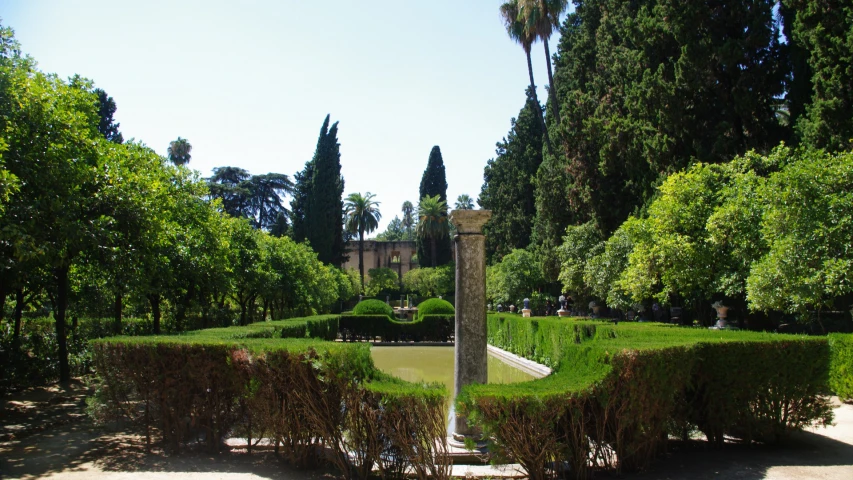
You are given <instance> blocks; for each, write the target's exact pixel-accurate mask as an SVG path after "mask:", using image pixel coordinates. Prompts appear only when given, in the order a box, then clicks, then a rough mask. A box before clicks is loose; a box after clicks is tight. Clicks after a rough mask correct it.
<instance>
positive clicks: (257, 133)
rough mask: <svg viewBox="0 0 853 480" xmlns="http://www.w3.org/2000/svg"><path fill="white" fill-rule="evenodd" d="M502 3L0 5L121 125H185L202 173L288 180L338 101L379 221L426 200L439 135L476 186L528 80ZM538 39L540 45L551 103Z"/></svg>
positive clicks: (43, 61) (455, 182) (538, 60)
mask: <svg viewBox="0 0 853 480" xmlns="http://www.w3.org/2000/svg"><path fill="white" fill-rule="evenodd" d="M500 3H501V2H500V1H485V0H477V1H464V2H462V1H458V0H457V1H451V0H439V1H432V2H414V1H401V0H397V1H386V0H382V1H367V2H352V1H330V2H314V1H293V0H291V1H241V2H234V1H231V2H224V1H177V0H176V1H156V0H152V1H145V2H128V1H124V2H122V1H115V0H112V1H95V0H90V1H74V2H71V1H60V0H55V1H46V0H0V5H1V6H2V8H0V16H2V23H3V25H7V26H11V27H12V28H13V29H14V30H15V36H16V37H17V39H18V40H19V41H20V42H21V44H22V47H23V50H24V52H26V53H28V54H29V55H31V56H33V57H34V58H35V59H36V61H38V63H39V67H40V69H41V70H42V71H45V72H53V73H57V74H59V75H60V76H62V77H69V76H71V75H73V74H80V75H82V76H84V77H87V78H90V79H92V80H93V81H94V82H95V84H96V85H97V86H98V87H100V88H103V89H104V90H106V91H107V93H108V94H109V95H111V96H112V97H114V98H115V101H116V103H117V105H118V110H117V112H116V119H117V120H118V121H119V122H121V131H122V134H123V135H124V138H125V139H129V138H135V139H137V140H141V141H143V142H144V143H145V144H147V145H149V146H150V147H152V148H154V149H155V150H156V151H157V152H158V153H160V154H163V155H165V153H166V148H167V147H168V145H169V142H170V141H171V140H174V139H175V138H177V137H178V136H181V137H184V138H187V139H188V140H189V141H190V143H191V144H192V146H193V150H192V161H191V162H190V165H189V166H190V167H192V168H194V169H197V170H199V171H200V172H201V174H202V175H203V176H209V175H210V173H211V169H212V168H213V167H217V166H224V165H232V166H239V167H242V168H245V169H247V170H249V171H250V172H252V173H267V172H278V173H285V174H287V175H289V176H291V178H292V176H293V174H294V173H296V172H297V171H299V170H301V169H302V168H303V166H304V164H305V162H306V161H308V160H310V159H311V156H312V154H313V152H314V147H315V146H316V142H317V135H318V133H319V129H320V126H321V124H322V122H323V118H324V117H325V116H326V114H327V113H330V114H331V115H332V121H339V122H340V124H339V134H338V139H339V141H340V144H341V165H342V169H343V176H344V180H345V182H346V185H345V190H344V195H346V194H348V193H351V192H367V191H370V192H372V193H375V194H376V195H377V200H378V201H380V202H381V204H380V210H381V212H382V214H383V218H382V222H381V224H380V230H379V231H382V230H384V229H385V227H386V225H387V223H388V221H390V220H391V219H392V218H393V217H394V215H396V214H399V211H400V207H401V205H402V203H403V201H404V200H410V201H412V203H417V200H418V198H417V196H418V185H419V184H420V179H421V175H422V173H423V171H424V168H425V167H426V162H427V158H428V156H429V152H430V149H431V148H432V146H433V145H439V146H440V147H441V152H442V155H443V158H444V163H445V168H446V170H447V184H448V200H449V203H451V208H452V204H453V201H455V199H456V197H457V196H458V195H459V194H462V193H467V194H469V195H471V197H472V198H474V199H476V198H477V196H478V195H479V193H480V188H481V186H482V184H483V167H484V166H485V165H486V162H487V160H488V159H490V158H493V157H494V155H495V143H496V142H498V141H500V140H501V139H502V138H503V137H504V136H505V135H506V134H507V132H508V131H509V128H510V119H511V118H512V117H514V116H516V115H517V114H518V111H519V109H520V108H521V107H522V105H523V104H524V89H525V88H526V86H527V84H528V78H527V67H526V60H525V56H524V52H523V51H522V49H521V48H520V47H519V46H518V45H516V44H515V43H513V42H512V41H511V40H510V39H509V38H508V37H507V35H506V32H505V30H504V28H503V24H502V23H501V19H500V16H499V13H498V7H499V5H500ZM556 37H557V35H555V38H552V40H551V51H552V52H555V51H556V42H557V38H556ZM543 50H544V49H543V48H542V46H541V44H537V45H535V46H534V50H533V53H534V57H533V61H534V69H535V70H534V75H535V76H536V83H537V86H538V87H539V95H540V100H542V101H544V99H545V90H544V85H545V84H546V83H547V74H546V70H545V55H544V51H543ZM287 201H288V202H289V199H288V200H287ZM375 233H378V231H377V232H375ZM375 233H374V235H375Z"/></svg>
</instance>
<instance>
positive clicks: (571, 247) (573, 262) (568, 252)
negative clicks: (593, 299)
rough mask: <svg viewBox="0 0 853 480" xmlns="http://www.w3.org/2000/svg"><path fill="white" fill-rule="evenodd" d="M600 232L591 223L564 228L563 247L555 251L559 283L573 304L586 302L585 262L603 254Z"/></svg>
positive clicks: (587, 290) (587, 296)
mask: <svg viewBox="0 0 853 480" xmlns="http://www.w3.org/2000/svg"><path fill="white" fill-rule="evenodd" d="M604 245H605V244H604V241H603V239H602V238H601V232H599V231H598V228H597V227H596V226H595V224H594V223H592V222H587V223H584V224H583V225H570V226H569V227H567V228H566V235H565V236H564V237H563V245H561V246H560V247H559V248H558V249H557V251H558V252H559V254H560V264H561V269H560V281H561V282H562V283H563V288H564V289H565V291H566V292H567V293H572V294H573V295H574V298H575V302H578V303H580V304H584V303H587V302H588V299H589V297H590V294H591V292H590V291H589V287H588V286H587V284H586V282H585V281H584V272H585V270H586V265H587V262H589V260H590V259H591V258H592V257H595V256H597V255H601V254H602V253H603V252H604V249H605V246H604Z"/></svg>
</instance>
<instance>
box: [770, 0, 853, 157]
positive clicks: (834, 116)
mask: <svg viewBox="0 0 853 480" xmlns="http://www.w3.org/2000/svg"><path fill="white" fill-rule="evenodd" d="M781 3H782V12H783V14H784V13H786V12H787V13H788V15H787V16H786V17H785V20H786V21H787V22H790V23H793V25H792V27H791V28H790V29H789V30H790V32H789V33H790V36H789V41H790V43H792V44H793V45H792V50H793V52H792V53H794V54H795V55H796V53H800V52H802V56H803V57H806V63H807V65H808V68H807V69H805V68H801V69H800V71H799V72H795V73H794V75H795V77H794V79H795V80H796V79H797V77H796V74H797V73H800V74H801V75H803V74H805V75H808V74H809V73H810V74H811V77H810V78H809V80H810V82H809V83H810V86H811V87H812V94H811V99H810V100H811V101H810V103H809V104H808V105H807V106H806V112H805V114H804V115H802V116H800V117H799V119H798V120H799V121H797V124H796V127H797V131H798V133H799V135H800V137H801V138H802V140H803V141H804V142H805V143H806V144H807V145H809V146H812V147H815V148H824V149H827V150H830V151H842V150H849V149H851V148H853V71H851V69H850V68H849V65H851V64H853V36H851V35H850V25H851V22H853V5H850V3H849V2H846V1H843V0H828V1H827V0H785V1H783V2H781ZM800 49H801V50H800ZM793 60H797V58H796V57H794V59H793ZM800 65H801V63H794V66H800ZM805 75H803V76H805Z"/></svg>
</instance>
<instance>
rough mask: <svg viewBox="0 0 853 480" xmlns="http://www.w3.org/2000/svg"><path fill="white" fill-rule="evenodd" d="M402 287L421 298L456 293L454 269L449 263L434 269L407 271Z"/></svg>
mask: <svg viewBox="0 0 853 480" xmlns="http://www.w3.org/2000/svg"><path fill="white" fill-rule="evenodd" d="M403 287H405V289H406V290H407V291H409V292H413V293H417V294H418V295H420V296H421V297H438V296H445V295H448V294H450V293H452V292H454V291H456V267H455V265H454V264H452V263H449V264H447V265H442V266H440V267H435V268H432V267H425V268H415V269H413V270H409V271H408V272H406V274H405V275H403Z"/></svg>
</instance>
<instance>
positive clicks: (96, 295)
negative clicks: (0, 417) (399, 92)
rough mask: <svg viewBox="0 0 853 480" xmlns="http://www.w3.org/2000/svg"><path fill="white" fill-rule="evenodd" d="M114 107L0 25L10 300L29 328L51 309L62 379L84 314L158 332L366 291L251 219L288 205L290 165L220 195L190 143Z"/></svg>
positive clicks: (265, 314) (0, 138) (0, 255)
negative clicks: (153, 143)
mask: <svg viewBox="0 0 853 480" xmlns="http://www.w3.org/2000/svg"><path fill="white" fill-rule="evenodd" d="M104 98H106V99H107V101H106V102H104ZM104 105H106V110H104ZM113 107H114V103H113V102H112V101H111V100H110V99H109V97H105V94H101V93H99V91H96V90H94V89H93V86H92V83H91V82H89V81H88V80H86V79H83V78H80V77H76V76H75V77H72V78H71V79H69V80H67V81H65V80H62V79H60V78H58V77H57V76H55V75H49V74H45V73H42V72H40V71H39V70H37V69H36V67H35V62H33V61H32V60H31V59H29V58H28V57H25V56H23V55H22V54H21V53H20V48H19V46H18V44H17V42H16V41H15V40H14V36H13V35H12V32H11V30H9V29H3V28H0V154H2V162H3V163H2V167H3V168H2V169H0V207H2V209H0V211H2V214H0V299H2V300H3V305H0V307H4V306H5V301H6V299H7V297H8V296H9V295H10V294H11V296H12V298H13V300H14V303H15V312H14V317H15V332H16V334H17V335H20V332H21V328H20V327H21V318H22V315H23V314H24V313H25V310H35V309H39V310H40V311H43V312H44V311H46V312H49V313H50V314H51V315H52V317H53V320H54V324H55V331H56V334H55V338H56V348H57V351H56V352H54V353H53V354H52V355H51V356H52V358H54V359H56V362H57V364H58V368H57V373H58V377H59V378H60V379H61V380H63V381H66V380H68V379H69V375H70V368H69V360H68V358H69V355H68V354H69V348H68V329H69V327H70V326H71V325H75V324H76V318H77V317H78V316H100V317H103V316H114V318H115V323H114V331H116V332H120V331H124V327H123V325H122V321H123V311H124V310H127V309H130V310H131V311H132V313H133V315H134V316H147V317H149V318H150V319H151V321H152V324H153V331H154V332H155V333H159V332H160V331H161V328H163V329H165V330H169V331H180V330H184V329H187V328H198V327H205V326H212V325H231V324H233V323H237V322H239V323H247V322H249V321H254V320H262V319H264V318H282V317H284V316H289V315H294V314H301V313H309V314H310V313H317V312H321V311H326V310H328V309H329V308H330V307H331V306H332V304H333V303H335V302H336V301H337V300H338V299H339V298H344V299H346V298H349V296H351V295H354V294H356V290H355V287H354V285H353V283H352V281H351V278H350V276H349V275H347V274H346V273H344V272H342V271H339V270H337V269H335V268H332V267H329V266H325V265H323V263H321V262H320V261H319V260H318V258H317V254H316V253H315V252H314V251H312V250H311V248H310V247H309V246H307V245H305V244H297V243H295V242H294V241H293V240H291V239H289V238H287V237H280V238H279V237H274V236H271V235H269V234H267V233H266V232H264V231H263V230H260V229H258V228H252V227H253V226H254V227H261V228H268V225H270V224H272V223H273V220H271V219H270V217H271V216H273V215H275V216H276V217H277V218H280V217H281V214H282V212H283V211H284V210H283V209H282V208H281V207H280V197H279V194H280V193H281V192H282V191H286V189H287V188H289V182H288V180H287V177H286V176H283V175H277V174H269V175H259V176H254V177H250V178H242V179H240V180H239V181H238V182H233V185H230V186H232V187H234V188H237V187H241V188H242V187H246V189H247V190H248V191H249V195H248V196H247V197H246V199H245V200H246V201H245V202H243V203H240V201H238V200H237V199H235V198H234V197H233V196H230V197H229V196H226V195H225V194H224V193H222V192H224V191H225V190H222V191H221V192H220V193H222V195H220V197H219V198H222V201H221V202H220V201H211V191H210V190H209V188H208V186H209V184H208V182H207V181H205V180H202V179H201V178H199V175H198V173H196V172H192V171H190V170H188V169H187V168H186V167H185V166H183V164H185V163H186V160H188V158H189V157H188V154H189V149H188V148H187V149H185V150H184V153H181V152H180V150H181V148H182V147H180V143H173V147H175V148H172V149H171V152H170V153H171V154H172V156H173V157H175V159H178V161H174V159H173V161H171V162H170V161H167V160H166V159H165V158H163V157H161V156H159V155H157V154H156V153H155V152H154V151H153V150H151V149H149V148H147V147H145V146H144V145H142V144H140V143H136V142H130V143H122V142H120V141H118V140H119V137H118V133H117V127H118V124H115V123H114V122H112V120H111V119H110V118H111V112H113V111H114V108H113ZM105 112H106V113H105ZM58 125H61V126H62V127H61V128H57V126H58ZM113 127H114V128H113ZM179 147H180V148H179ZM175 155H177V156H175ZM181 158H183V159H184V160H181ZM217 174H224V172H222V171H219V172H217ZM229 174H230V175H232V176H233V177H237V178H238V179H239V178H240V177H241V176H242V175H243V173H241V171H240V170H239V169H233V171H230V173H229ZM223 176H224V175H223ZM244 181H245V182H247V183H245V184H243V182H244ZM220 185H221V186H222V185H226V183H225V182H220ZM231 193H233V192H231ZM232 200H233V202H232V204H229V203H228V202H229V201H232ZM222 205H226V206H228V205H230V206H228V208H229V209H232V210H233V212H234V213H240V214H241V215H239V216H242V217H247V218H248V220H247V219H245V218H234V217H232V216H230V215H227V214H225V213H224V212H222V211H221V210H220V209H221V208H222V207H221V206H222ZM235 205H236V206H235ZM232 207H233V208H232ZM337 219H338V220H340V215H338V216H337ZM250 222H251V223H250ZM4 310H5V308H0V311H4ZM70 318H74V319H75V320H74V321H69V320H70ZM163 323H165V324H166V325H163ZM15 345H18V346H20V343H18V342H15ZM15 348H18V347H15ZM12 358H13V359H15V358H18V359H25V358H27V357H26V352H17V353H16V354H15V355H13V357H12ZM4 367H5V365H4Z"/></svg>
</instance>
